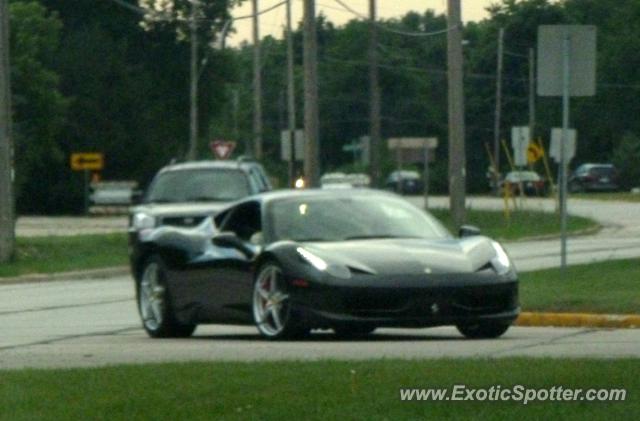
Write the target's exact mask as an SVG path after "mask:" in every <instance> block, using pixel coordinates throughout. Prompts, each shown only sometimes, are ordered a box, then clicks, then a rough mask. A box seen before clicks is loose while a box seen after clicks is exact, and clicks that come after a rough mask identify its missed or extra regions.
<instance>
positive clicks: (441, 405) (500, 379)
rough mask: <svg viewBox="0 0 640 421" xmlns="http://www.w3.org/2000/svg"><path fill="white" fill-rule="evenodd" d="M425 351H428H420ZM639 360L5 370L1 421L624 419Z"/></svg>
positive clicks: (637, 405) (0, 385) (631, 407)
mask: <svg viewBox="0 0 640 421" xmlns="http://www.w3.org/2000/svg"><path fill="white" fill-rule="evenodd" d="M425 346H428V344H426V345H425ZM639 371H640V360H637V359H636V360H610V361H609V360H587V359H574V360H567V359H524V358H518V359H497V360H471V359H466V360H465V359H460V360H422V361H421V360H415V361H399V360H377V361H360V362H347V361H341V362H339V361H319V362H258V363H256V362H254V363H229V362H217V363H188V364H187V363H184V364H160V365H140V366H119V367H111V368H99V369H73V370H50V371H34V370H22V371H5V372H2V382H0V402H2V405H1V406H0V419H2V420H12V421H19V420H36V419H37V420H87V419H105V420H106V419H108V420H137V419H141V420H142V419H145V420H146V419H162V420H178V419H180V420H202V419H225V420H227V419H229V420H234V419H238V420H245V419H255V420H281V419H287V420H296V419H304V420H382V419H387V420H405V419H443V418H446V419H452V420H455V419H487V420H502V419H519V420H520V419H575V420H583V419H603V420H604V419H630V418H632V417H633V414H638V413H640V399H639V397H638V396H639V395H638V394H639V392H640V376H638V375H637V373H638V372H639ZM453 385H466V386H467V387H469V388H490V387H491V386H496V387H497V386H498V385H500V386H501V389H504V388H508V387H513V386H515V385H522V386H525V387H527V388H543V387H544V388H551V387H553V386H562V387H563V388H565V389H567V388H578V389H583V390H587V389H592V388H593V389H600V388H607V389H610V388H615V389H618V388H626V389H627V394H626V400H625V401H623V402H620V401H618V402H586V401H583V402H552V401H545V402H540V401H539V402H533V403H528V404H527V405H523V404H522V402H513V401H511V402H497V401H472V402H470V401H467V402H458V401H456V402H451V401H449V402H447V401H440V402H434V401H421V402H416V401H414V402H407V401H401V400H400V392H399V390H400V388H450V387H452V386H453Z"/></svg>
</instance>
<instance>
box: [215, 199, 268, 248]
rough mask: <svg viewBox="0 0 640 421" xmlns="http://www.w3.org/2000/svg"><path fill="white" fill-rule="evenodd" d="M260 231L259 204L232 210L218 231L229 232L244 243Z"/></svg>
mask: <svg viewBox="0 0 640 421" xmlns="http://www.w3.org/2000/svg"><path fill="white" fill-rule="evenodd" d="M261 230H262V221H261V220H260V203H258V202H249V203H245V204H242V205H239V206H238V207H236V208H234V209H232V210H231V211H230V213H229V215H228V216H227V217H226V218H224V220H223V221H222V225H221V226H220V231H231V232H233V233H235V234H236V235H237V236H238V237H239V238H241V239H242V240H244V241H250V240H251V237H252V236H253V235H254V234H256V233H257V232H260V231H261Z"/></svg>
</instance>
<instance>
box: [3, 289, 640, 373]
mask: <svg viewBox="0 0 640 421" xmlns="http://www.w3.org/2000/svg"><path fill="white" fill-rule="evenodd" d="M512 356H534V357H542V356H552V357H604V358H620V357H636V358H637V357H640V330H602V329H600V330H594V329H558V328H524V327H520V328H519V327H515V328H511V329H510V330H509V331H508V332H507V334H506V335H505V336H504V337H502V338H500V339H497V340H475V341H474V340H467V339H464V338H463V337H462V336H461V335H460V334H459V333H458V332H457V331H456V330H455V329H454V328H448V327H445V328H432V329H402V330H397V329H380V330H379V331H376V333H375V334H374V335H373V336H371V338H369V339H365V340H353V341H343V340H337V339H335V338H334V337H333V336H332V335H331V334H330V333H318V334H316V335H313V336H311V337H310V338H309V339H307V340H303V341H297V342H268V341H264V340H261V339H260V338H259V337H258V334H257V331H256V329H255V328H253V327H237V326H200V327H198V329H197V330H196V333H195V336H194V337H192V338H189V339H164V340H157V339H150V338H148V337H147V336H146V334H145V333H144V331H143V330H142V328H141V326H140V322H139V318H138V314H137V310H136V308H135V303H134V300H133V286H132V282H131V280H130V279H129V278H128V277H120V278H114V279H110V280H102V281H86V282H78V281H74V282H51V283H34V284H22V285H4V286H0V369H17V368H25V367H36V368H50V367H89V366H102V365H111V364H120V363H143V362H168V361H214V360H216V361H219V360H236V361H238V360H241V361H251V360H275V359H293V360H316V359H325V358H338V359H366V358H441V357H447V358H458V357H473V358H500V357H512Z"/></svg>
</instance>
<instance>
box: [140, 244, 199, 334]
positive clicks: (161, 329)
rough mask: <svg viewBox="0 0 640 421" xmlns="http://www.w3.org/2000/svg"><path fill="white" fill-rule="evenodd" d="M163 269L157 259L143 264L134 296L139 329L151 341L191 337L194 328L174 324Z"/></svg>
mask: <svg viewBox="0 0 640 421" xmlns="http://www.w3.org/2000/svg"><path fill="white" fill-rule="evenodd" d="M166 279H167V278H166V269H165V266H164V262H163V261H162V259H161V258H160V257H158V256H152V257H150V258H149V259H148V260H147V261H146V262H145V264H144V266H143V268H142V272H141V276H140V277H139V280H138V281H137V288H136V294H137V298H138V310H139V312H140V318H141V319H142V326H143V327H144V330H145V331H146V332H147V334H148V335H149V336H151V337H152V338H185V337H189V336H191V335H192V334H193V331H194V330H195V329H196V325H195V324H184V323H180V322H178V320H176V318H175V315H174V314H173V310H172V308H171V302H170V300H169V294H168V292H167V283H166Z"/></svg>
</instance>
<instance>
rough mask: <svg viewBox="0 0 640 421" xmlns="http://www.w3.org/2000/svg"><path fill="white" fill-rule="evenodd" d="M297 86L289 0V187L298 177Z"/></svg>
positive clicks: (288, 0)
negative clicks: (294, 71) (296, 151)
mask: <svg viewBox="0 0 640 421" xmlns="http://www.w3.org/2000/svg"><path fill="white" fill-rule="evenodd" d="M295 89H296V86H295V79H294V73H293V33H292V31H291V0H287V113H288V121H289V142H290V143H289V145H290V153H291V155H290V156H291V159H290V160H289V187H292V186H293V183H294V180H295V178H296V153H295V150H296V90H295Z"/></svg>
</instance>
